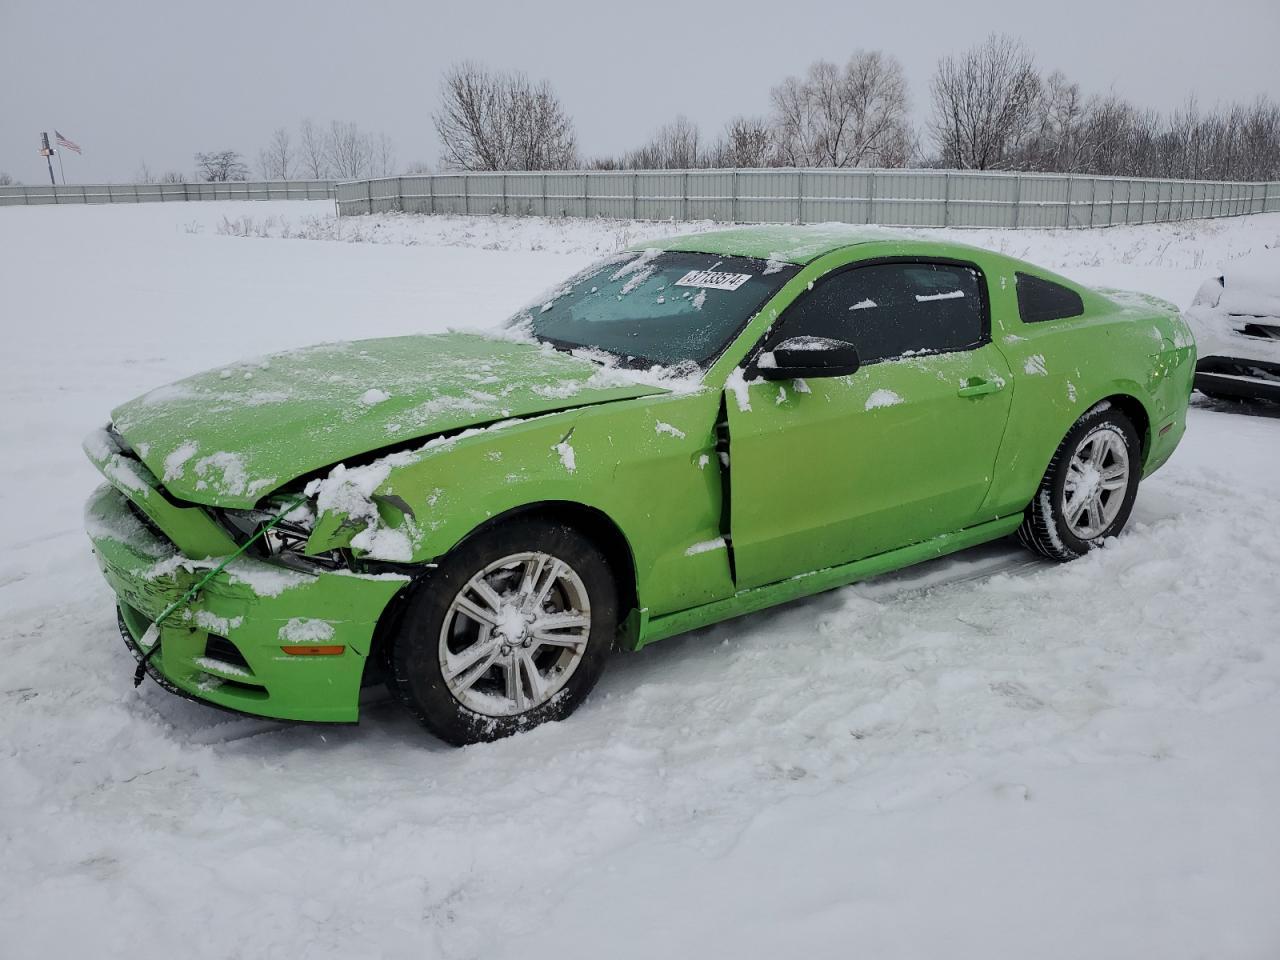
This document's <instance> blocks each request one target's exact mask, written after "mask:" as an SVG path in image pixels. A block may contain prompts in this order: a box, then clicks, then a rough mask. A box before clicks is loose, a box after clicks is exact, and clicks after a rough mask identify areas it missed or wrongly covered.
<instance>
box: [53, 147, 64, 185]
mask: <svg viewBox="0 0 1280 960" xmlns="http://www.w3.org/2000/svg"><path fill="white" fill-rule="evenodd" d="M54 153H56V154H57V155H58V173H60V174H62V185H63V186H64V187H65V186H66V185H67V171H65V170H63V169H62V151H61V150H55V151H54Z"/></svg>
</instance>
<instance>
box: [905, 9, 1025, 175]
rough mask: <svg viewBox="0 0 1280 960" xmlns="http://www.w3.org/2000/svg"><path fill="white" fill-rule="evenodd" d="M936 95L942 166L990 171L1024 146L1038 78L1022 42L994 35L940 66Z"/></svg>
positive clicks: (935, 131)
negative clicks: (943, 164) (944, 164)
mask: <svg viewBox="0 0 1280 960" xmlns="http://www.w3.org/2000/svg"><path fill="white" fill-rule="evenodd" d="M932 91H933V117H932V119H931V120H930V129H931V130H932V131H933V135H934V139H935V141H936V144H937V147H938V151H939V153H940V154H941V155H942V160H943V162H944V163H946V164H947V165H948V166H952V167H955V168H959V169H977V170H990V169H996V168H1000V167H1003V166H1006V165H1007V164H1008V162H1009V160H1010V158H1011V157H1012V156H1014V155H1015V154H1016V152H1017V151H1018V149H1019V148H1020V147H1021V146H1022V145H1023V141H1024V138H1025V137H1026V136H1027V135H1028V133H1029V131H1030V129H1031V126H1032V123H1033V122H1034V119H1035V112H1036V103H1037V101H1038V99H1039V97H1040V76H1039V74H1038V73H1037V72H1036V68H1035V63H1034V62H1033V60H1032V58H1031V54H1030V53H1029V52H1028V51H1027V49H1026V48H1025V47H1024V46H1023V45H1022V44H1021V43H1020V42H1019V41H1017V40H1014V39H1013V38H1011V37H1008V36H1003V35H1001V36H997V35H996V34H992V35H991V36H989V37H988V38H987V39H986V41H985V42H983V43H981V44H979V45H978V46H976V47H974V48H972V49H971V50H969V51H968V52H967V53H965V54H963V55H962V56H960V57H944V58H943V59H942V60H940V61H939V62H938V70H937V72H936V73H935V74H934V77H933V84H932Z"/></svg>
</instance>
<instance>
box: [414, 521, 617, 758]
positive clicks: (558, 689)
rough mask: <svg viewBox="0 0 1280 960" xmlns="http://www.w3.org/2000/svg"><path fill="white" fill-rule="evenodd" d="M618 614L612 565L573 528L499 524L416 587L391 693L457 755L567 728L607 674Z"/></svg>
mask: <svg viewBox="0 0 1280 960" xmlns="http://www.w3.org/2000/svg"><path fill="white" fill-rule="evenodd" d="M617 606H618V601H617V588H616V586H615V584H614V581H613V575H612V572H611V571H610V568H609V564H608V561H607V560H606V559H605V557H604V556H603V554H601V552H600V550H599V549H597V548H596V546H595V545H594V544H593V543H592V542H591V541H590V540H589V539H588V538H587V537H585V536H583V535H582V534H581V533H579V532H578V531H577V530H576V529H574V528H573V527H570V526H567V525H565V524H563V523H557V522H554V521H548V520H542V519H539V518H515V519H513V520H510V521H508V522H506V523H501V524H498V525H497V526H494V527H491V528H490V529H488V530H486V531H483V532H481V533H480V534H478V535H476V536H474V537H472V538H471V539H470V540H467V541H466V542H464V543H463V544H462V545H461V546H460V547H458V548H457V549H456V550H455V551H454V552H453V553H451V554H450V555H449V556H447V557H446V558H445V559H444V560H443V561H442V562H441V563H440V565H439V567H437V568H436V569H435V570H434V571H432V572H431V573H430V574H429V575H428V576H427V577H425V578H424V579H423V580H422V582H421V583H419V584H418V586H417V587H416V589H415V591H414V593H413V595H412V596H411V597H410V599H409V606H408V609H407V610H406V611H405V616H404V619H403V620H402V622H401V625H400V628H399V631H398V633H397V636H396V638H395V640H394V642H393V645H392V650H391V672H392V676H391V681H390V686H391V689H392V691H393V692H394V693H395V694H396V695H397V696H398V697H399V698H400V699H401V700H402V701H403V702H404V703H405V704H406V705H407V706H408V707H409V709H410V710H411V711H412V712H413V713H414V714H415V715H416V716H417V717H418V719H419V720H421V721H422V723H423V724H424V725H425V726H426V727H427V729H429V730H430V731H431V732H432V733H434V734H435V735H436V736H438V737H440V738H441V739H442V740H446V741H448V742H449V743H452V744H456V745H459V746H461V745H463V744H467V743H477V742H480V741H485V740H497V739H499V738H501V737H507V736H510V735H511V734H513V733H516V732H518V731H520V730H524V729H528V728H530V727H534V726H537V725H538V724H540V723H545V722H546V721H548V720H558V719H560V718H562V717H566V716H568V715H569V714H570V713H572V712H573V711H574V710H575V709H576V708H577V707H578V705H579V704H580V703H581V702H582V701H583V700H584V699H585V698H586V696H587V694H588V693H590V691H591V688H592V687H593V686H595V683H596V680H597V679H598V678H599V676H600V673H601V672H602V671H603V670H604V666H605V662H606V660H607V658H608V655H609V652H610V649H611V647H612V644H613V636H614V633H615V632H616V630H617V625H618V610H617Z"/></svg>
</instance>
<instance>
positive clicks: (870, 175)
mask: <svg viewBox="0 0 1280 960" xmlns="http://www.w3.org/2000/svg"><path fill="white" fill-rule="evenodd" d="M875 222H876V172H875V171H874V170H870V171H868V172H867V223H875Z"/></svg>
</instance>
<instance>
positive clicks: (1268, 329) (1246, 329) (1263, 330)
mask: <svg viewBox="0 0 1280 960" xmlns="http://www.w3.org/2000/svg"><path fill="white" fill-rule="evenodd" d="M1240 332H1241V333H1242V334H1244V335H1245V336H1246V337H1256V338H1257V339H1259V340H1280V327H1273V326H1271V325H1269V324H1265V323H1246V324H1245V325H1244V326H1243V327H1241V328H1240Z"/></svg>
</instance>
